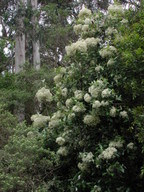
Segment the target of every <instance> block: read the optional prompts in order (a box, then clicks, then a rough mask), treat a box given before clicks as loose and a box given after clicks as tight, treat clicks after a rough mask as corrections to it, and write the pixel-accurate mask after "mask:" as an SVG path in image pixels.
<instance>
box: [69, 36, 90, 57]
mask: <svg viewBox="0 0 144 192" xmlns="http://www.w3.org/2000/svg"><path fill="white" fill-rule="evenodd" d="M65 50H66V53H67V55H68V56H72V55H75V53H76V52H77V51H80V52H83V53H85V52H87V44H86V42H85V41H84V40H83V39H82V40H78V41H77V42H76V43H72V44H71V45H69V46H66V48H65Z"/></svg>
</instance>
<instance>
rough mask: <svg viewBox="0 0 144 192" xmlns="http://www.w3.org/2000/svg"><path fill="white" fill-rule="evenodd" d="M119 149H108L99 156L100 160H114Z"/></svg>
mask: <svg viewBox="0 0 144 192" xmlns="http://www.w3.org/2000/svg"><path fill="white" fill-rule="evenodd" d="M116 153H117V149H116V148H115V147H108V148H107V149H105V150H104V151H103V152H102V153H101V154H100V155H99V156H98V158H99V159H108V160H109V159H112V158H114V157H115V156H116Z"/></svg>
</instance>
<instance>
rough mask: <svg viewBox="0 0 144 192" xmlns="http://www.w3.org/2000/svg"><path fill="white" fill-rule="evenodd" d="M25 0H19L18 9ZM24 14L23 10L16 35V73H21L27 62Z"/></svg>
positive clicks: (18, 19)
mask: <svg viewBox="0 0 144 192" xmlns="http://www.w3.org/2000/svg"><path fill="white" fill-rule="evenodd" d="M24 5H25V0H20V1H17V11H19V8H20V6H21V7H24ZM23 19H24V16H23V15H22V14H21V12H20V13H19V14H18V18H17V29H16V36H15V73H19V72H20V71H21V70H22V69H23V65H24V63H25V33H24V22H23Z"/></svg>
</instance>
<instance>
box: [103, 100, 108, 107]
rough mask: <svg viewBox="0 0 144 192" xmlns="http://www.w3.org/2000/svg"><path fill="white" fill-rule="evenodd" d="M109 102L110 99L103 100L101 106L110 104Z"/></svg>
mask: <svg viewBox="0 0 144 192" xmlns="http://www.w3.org/2000/svg"><path fill="white" fill-rule="evenodd" d="M108 105H109V102H108V101H101V106H103V107H105V106H108Z"/></svg>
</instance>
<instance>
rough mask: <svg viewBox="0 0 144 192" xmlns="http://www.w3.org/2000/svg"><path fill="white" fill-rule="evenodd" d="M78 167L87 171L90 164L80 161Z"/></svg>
mask: <svg viewBox="0 0 144 192" xmlns="http://www.w3.org/2000/svg"><path fill="white" fill-rule="evenodd" d="M78 168H79V169H80V170H81V171H82V172H85V171H87V170H88V168H89V165H88V164H87V163H83V162H82V163H78Z"/></svg>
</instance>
